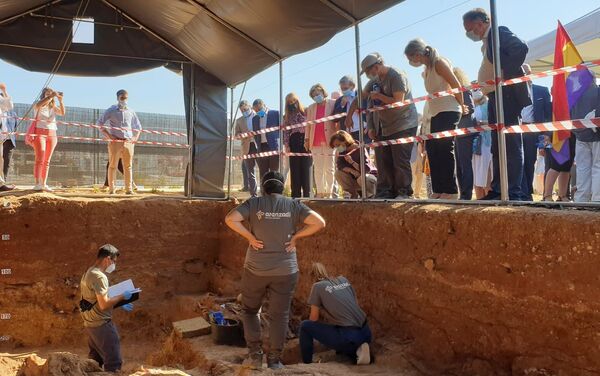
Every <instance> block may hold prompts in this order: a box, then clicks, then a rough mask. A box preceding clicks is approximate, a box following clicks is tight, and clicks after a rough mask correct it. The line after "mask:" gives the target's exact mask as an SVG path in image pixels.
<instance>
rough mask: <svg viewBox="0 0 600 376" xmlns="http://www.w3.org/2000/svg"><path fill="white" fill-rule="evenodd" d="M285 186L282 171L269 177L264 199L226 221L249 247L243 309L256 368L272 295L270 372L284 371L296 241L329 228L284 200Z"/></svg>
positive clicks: (259, 364)
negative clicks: (265, 307) (263, 316)
mask: <svg viewBox="0 0 600 376" xmlns="http://www.w3.org/2000/svg"><path fill="white" fill-rule="evenodd" d="M284 183H285V178H284V177H283V175H282V174H280V173H279V172H276V171H270V172H268V173H266V174H265V176H264V177H263V181H262V191H263V192H264V195H263V196H262V197H253V198H250V199H249V200H248V201H246V202H244V203H243V204H241V205H240V206H238V207H237V208H235V209H234V210H232V211H231V212H230V213H229V214H227V217H226V218H225V223H226V224H227V226H229V227H230V228H231V229H232V230H233V231H235V232H237V233H238V234H240V235H241V236H243V237H244V238H246V240H248V243H249V246H248V250H247V251H246V261H245V263H244V272H243V275H242V306H243V310H244V313H243V321H244V336H245V337H246V343H247V344H248V348H249V356H248V359H247V361H246V364H247V365H249V366H251V367H253V368H256V369H261V368H262V361H263V352H262V342H261V328H260V320H259V317H258V311H259V309H260V307H261V306H262V303H263V298H264V297H265V295H266V294H267V292H268V296H269V314H270V316H271V325H270V333H269V339H270V346H269V353H268V355H267V364H268V367H269V368H271V369H280V368H283V365H282V364H281V361H280V357H281V353H282V351H283V346H284V343H285V338H286V335H287V328H288V322H289V316H290V305H291V302H292V297H293V295H294V291H295V289H296V284H297V283H298V261H297V260H296V241H297V240H298V239H301V238H305V237H307V236H310V235H313V234H314V233H316V232H318V231H319V230H321V229H322V228H323V227H325V221H324V220H323V218H322V217H321V216H320V215H319V214H317V213H316V212H314V211H312V210H310V209H309V208H308V207H307V206H306V205H304V204H303V203H301V202H300V201H297V200H293V199H291V198H287V197H284V196H282V193H283V188H284ZM244 221H247V222H248V225H249V227H248V228H247V227H246V226H245V225H244V223H243V222H244ZM302 225H304V227H303V228H302V229H300V230H298V227H299V226H302Z"/></svg>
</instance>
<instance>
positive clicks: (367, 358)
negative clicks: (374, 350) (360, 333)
mask: <svg viewBox="0 0 600 376" xmlns="http://www.w3.org/2000/svg"><path fill="white" fill-rule="evenodd" d="M356 364H357V365H359V366H365V365H369V364H371V349H370V348H369V344H368V343H366V342H365V343H363V344H362V345H360V347H359V348H358V350H356Z"/></svg>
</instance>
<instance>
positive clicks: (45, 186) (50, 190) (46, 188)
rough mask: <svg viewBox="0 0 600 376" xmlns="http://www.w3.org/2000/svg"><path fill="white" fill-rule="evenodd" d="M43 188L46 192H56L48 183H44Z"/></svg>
mask: <svg viewBox="0 0 600 376" xmlns="http://www.w3.org/2000/svg"><path fill="white" fill-rule="evenodd" d="M42 190H43V191H45V192H54V189H52V188H50V187H48V186H47V185H44V186H43V187H42Z"/></svg>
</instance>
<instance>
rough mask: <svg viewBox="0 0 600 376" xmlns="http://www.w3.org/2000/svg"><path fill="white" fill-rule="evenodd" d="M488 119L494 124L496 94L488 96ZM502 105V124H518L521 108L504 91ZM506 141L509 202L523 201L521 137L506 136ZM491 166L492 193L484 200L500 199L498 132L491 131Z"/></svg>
mask: <svg viewBox="0 0 600 376" xmlns="http://www.w3.org/2000/svg"><path fill="white" fill-rule="evenodd" d="M488 98H489V101H488V103H489V105H488V119H489V122H490V124H496V93H495V92H493V93H490V94H489V95H488ZM502 98H503V104H504V124H505V125H506V126H510V125H517V124H519V116H521V110H522V109H523V106H521V105H520V104H519V103H518V102H517V100H516V99H515V98H513V97H511V94H510V93H508V94H507V91H506V90H504V91H503V92H502ZM505 140H506V164H507V167H506V168H507V170H508V196H509V199H510V200H511V201H515V200H516V201H518V200H522V199H523V192H522V189H521V182H522V180H523V136H522V135H521V134H520V133H515V134H507V135H506V136H505ZM492 164H493V169H494V174H493V178H492V191H491V192H490V193H489V194H488V196H487V197H486V198H488V199H497V198H500V158H499V148H498V132H497V131H492Z"/></svg>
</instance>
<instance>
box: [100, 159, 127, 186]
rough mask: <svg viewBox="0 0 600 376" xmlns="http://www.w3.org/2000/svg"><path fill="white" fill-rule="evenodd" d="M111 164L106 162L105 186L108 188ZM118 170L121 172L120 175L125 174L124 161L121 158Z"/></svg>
mask: <svg viewBox="0 0 600 376" xmlns="http://www.w3.org/2000/svg"><path fill="white" fill-rule="evenodd" d="M109 164H110V163H109V162H106V179H105V180H104V186H105V187H108V165H109ZM117 169H118V170H119V172H120V173H122V174H124V172H123V160H122V159H120V158H119V165H118V166H117Z"/></svg>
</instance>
